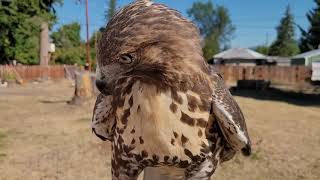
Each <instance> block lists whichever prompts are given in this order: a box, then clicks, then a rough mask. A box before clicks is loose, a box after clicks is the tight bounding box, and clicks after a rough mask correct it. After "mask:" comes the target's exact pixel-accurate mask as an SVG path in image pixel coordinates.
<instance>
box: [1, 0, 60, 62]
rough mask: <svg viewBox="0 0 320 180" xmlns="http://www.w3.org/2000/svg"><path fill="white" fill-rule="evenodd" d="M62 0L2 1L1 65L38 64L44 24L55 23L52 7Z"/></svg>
mask: <svg viewBox="0 0 320 180" xmlns="http://www.w3.org/2000/svg"><path fill="white" fill-rule="evenodd" d="M61 3H62V0H28V1H21V0H11V1H10V2H9V3H8V2H7V3H4V2H0V64H4V63H7V62H8V61H10V60H13V59H16V60H18V62H20V63H22V64H37V63H38V62H39V55H38V53H39V36H40V26H41V23H43V22H47V23H49V25H50V26H52V25H53V24H54V23H55V21H56V16H55V11H54V8H53V6H54V5H55V4H61Z"/></svg>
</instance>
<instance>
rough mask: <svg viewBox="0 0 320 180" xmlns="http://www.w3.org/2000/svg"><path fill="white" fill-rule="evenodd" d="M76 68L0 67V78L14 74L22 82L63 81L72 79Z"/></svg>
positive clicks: (60, 66)
mask: <svg viewBox="0 0 320 180" xmlns="http://www.w3.org/2000/svg"><path fill="white" fill-rule="evenodd" d="M77 69H79V68H78V67H76V66H68V65H52V66H0V78H3V77H4V76H5V74H6V73H14V74H15V76H18V77H19V78H21V79H23V80H24V81H32V80H37V79H54V80H55V79H63V78H73V76H74V71H75V70H77Z"/></svg>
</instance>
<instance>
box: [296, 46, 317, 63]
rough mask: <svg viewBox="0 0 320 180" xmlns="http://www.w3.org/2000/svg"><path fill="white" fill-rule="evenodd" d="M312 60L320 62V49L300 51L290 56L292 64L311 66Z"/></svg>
mask: <svg viewBox="0 0 320 180" xmlns="http://www.w3.org/2000/svg"><path fill="white" fill-rule="evenodd" d="M313 62H320V49H316V50H313V51H309V52H306V53H302V54H299V55H296V56H294V57H292V59H291V64H292V65H305V66H312V63H313Z"/></svg>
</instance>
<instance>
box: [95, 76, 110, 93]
mask: <svg viewBox="0 0 320 180" xmlns="http://www.w3.org/2000/svg"><path fill="white" fill-rule="evenodd" d="M96 86H97V88H98V90H99V91H100V92H101V93H102V94H103V95H105V96H110V95H112V91H111V87H110V86H109V85H108V84H107V82H105V81H102V80H98V79H97V80H96Z"/></svg>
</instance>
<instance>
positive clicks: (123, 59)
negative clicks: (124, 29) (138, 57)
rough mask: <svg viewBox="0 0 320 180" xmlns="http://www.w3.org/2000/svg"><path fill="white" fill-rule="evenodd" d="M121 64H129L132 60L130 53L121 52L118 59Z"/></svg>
mask: <svg viewBox="0 0 320 180" xmlns="http://www.w3.org/2000/svg"><path fill="white" fill-rule="evenodd" d="M119 61H120V63H122V64H130V63H132V62H133V57H132V56H131V55H130V54H123V55H121V57H120V59H119Z"/></svg>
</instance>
